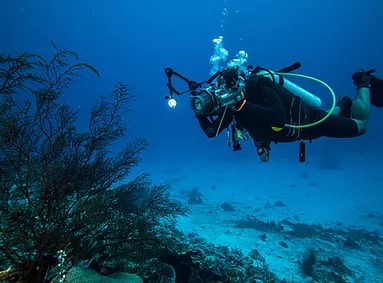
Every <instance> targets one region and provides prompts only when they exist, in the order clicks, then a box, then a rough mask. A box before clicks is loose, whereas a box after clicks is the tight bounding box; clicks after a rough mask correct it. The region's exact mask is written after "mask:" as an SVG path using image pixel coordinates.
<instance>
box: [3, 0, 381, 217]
mask: <svg viewBox="0 0 383 283" xmlns="http://www.w3.org/2000/svg"><path fill="white" fill-rule="evenodd" d="M382 12H383V1H381V0H354V1H349V0H338V1H334V0H320V1H319V0H312V1H304V0H290V1H285V0H275V1H259V0H235V1H234V0H211V1H201V0H194V1H188V2H186V1H176V0H171V1H154V0H149V1H122V0H114V1H100V0H93V1H90V0H88V1H85V0H84V1H78V0H77V1H74V0H69V1H51V0H49V1H48V0H36V1H26V0H14V1H6V0H1V1H0V53H2V54H12V55H14V54H16V52H23V51H27V52H31V53H38V54H40V55H42V56H46V57H49V56H51V55H52V54H53V51H54V50H53V48H52V47H51V45H50V41H54V42H55V43H56V44H57V45H58V46H59V47H60V48H62V49H69V50H73V51H75V52H76V53H78V54H79V56H80V58H81V60H82V61H84V62H87V63H90V64H92V65H93V66H95V67H96V68H97V69H98V70H99V72H100V74H101V78H98V77H96V76H94V75H93V74H91V73H87V72H84V73H83V75H82V76H80V77H78V78H76V79H75V82H74V83H73V85H72V88H71V89H70V90H68V92H67V93H66V94H65V98H64V99H65V101H66V102H68V103H70V104H71V105H73V107H76V108H77V109H79V110H80V115H81V116H80V121H79V123H80V126H81V123H82V122H83V123H84V122H85V119H86V117H87V111H88V110H89V108H90V105H91V103H92V102H93V101H95V99H96V98H97V97H98V96H99V95H101V94H106V93H107V92H108V91H110V90H111V89H112V87H113V85H114V84H115V83H117V82H119V81H122V82H126V83H128V84H129V86H130V87H131V89H132V92H133V93H134V94H135V96H136V99H135V101H134V102H133V103H132V104H131V109H132V111H131V112H130V113H129V115H128V116H129V123H130V124H129V133H128V136H127V137H126V139H125V140H123V141H121V142H120V144H117V145H116V149H117V148H118V147H119V146H121V145H122V144H123V143H124V142H125V141H128V140H132V139H134V138H137V137H145V138H146V139H147V140H148V141H149V143H150V148H149V149H148V151H147V152H145V153H144V154H143V157H144V161H143V163H142V165H141V166H140V167H139V168H138V169H137V170H138V172H139V171H150V172H152V173H153V178H154V179H155V181H158V182H161V181H169V182H174V183H173V184H172V185H174V186H177V185H181V186H192V185H193V182H194V183H195V185H198V186H206V187H210V186H211V185H213V184H222V180H220V178H221V177H222V170H221V169H220V168H221V167H220V166H222V168H224V169H225V168H226V169H225V170H227V173H228V174H230V172H233V174H232V175H228V174H226V175H225V178H228V176H232V179H235V178H237V177H238V174H237V173H238V172H239V173H240V172H241V170H242V168H243V172H244V173H243V174H242V175H240V177H241V181H242V182H243V184H252V183H253V184H254V186H249V187H246V186H245V187H242V188H241V190H240V191H241V193H244V194H245V193H246V192H249V193H250V192H252V191H253V190H255V189H254V187H256V188H257V189H256V190H257V192H258V193H259V194H262V190H261V189H260V188H261V187H262V186H263V185H265V184H267V186H269V187H273V188H274V191H275V190H276V191H278V190H279V191H280V193H284V192H285V191H286V190H289V188H290V187H291V185H292V184H296V183H297V182H298V183H300V184H304V183H305V182H306V180H307V178H313V179H312V180H311V181H310V182H311V187H314V189H313V190H316V192H315V195H316V196H317V199H316V203H317V204H318V203H319V204H320V205H322V207H326V205H327V204H326V203H325V201H327V200H326V197H328V194H333V198H335V199H337V200H340V201H342V199H343V198H346V199H348V200H350V202H352V205H361V206H365V207H372V208H373V209H374V210H379V209H381V211H380V212H383V176H382V174H381V173H382V170H383V169H382V168H383V167H382V166H383V162H382V158H383V149H382V146H381V145H382V142H383V109H376V108H374V107H373V108H372V113H371V119H370V125H369V130H368V133H367V134H366V135H364V136H363V137H359V138H355V139H344V140H340V139H338V140H335V139H327V138H323V139H320V140H317V141H315V142H314V143H313V144H309V145H308V153H307V154H308V162H307V163H306V164H298V163H297V159H298V156H297V155H298V144H297V143H294V144H279V145H278V146H274V147H273V150H272V160H271V161H270V163H268V164H262V163H260V162H259V160H258V157H257V156H256V153H255V151H254V149H253V145H252V142H247V143H245V144H243V150H242V151H241V152H238V153H233V152H232V151H231V150H229V149H227V146H226V137H225V135H224V134H223V135H221V136H219V137H217V138H215V139H207V138H206V136H205V135H204V134H203V132H202V131H201V130H200V128H199V126H198V123H197V121H196V119H195V118H194V115H193V112H192V110H191V109H190V108H189V100H188V97H187V96H184V97H180V98H179V101H178V102H179V105H178V107H177V108H176V109H170V108H169V107H167V104H166V101H165V99H164V96H165V95H167V94H168V89H167V87H166V77H165V74H164V68H166V67H172V68H173V69H174V70H176V71H178V72H180V73H181V74H183V75H185V76H187V77H188V78H190V79H193V80H196V81H203V80H206V79H207V78H208V77H209V70H210V68H211V65H210V64H209V58H210V56H211V54H212V40H213V39H214V38H216V37H218V36H220V35H222V36H223V37H224V45H225V48H226V49H227V50H229V52H230V55H231V56H234V55H235V54H236V53H237V52H238V51H239V50H241V49H244V50H245V51H246V52H247V53H248V54H249V63H251V64H253V65H261V66H264V67H268V68H271V69H278V68H282V67H285V66H287V65H289V64H291V63H293V62H295V61H300V62H302V68H301V69H300V70H299V72H300V73H303V74H307V75H310V76H314V77H318V78H320V79H322V80H324V81H326V82H327V83H329V84H330V85H331V86H332V88H333V89H334V91H335V93H336V94H337V95H338V96H342V95H350V96H353V95H354V93H355V87H354V86H353V84H352V80H351V74H352V73H353V72H354V71H355V70H357V69H359V68H365V69H368V68H376V69H377V75H378V76H380V77H383V52H382V50H383V37H382V28H383V16H382ZM303 84H304V86H305V87H306V84H307V87H308V88H310V91H312V92H313V93H316V94H318V95H319V96H320V97H321V98H322V100H323V102H324V107H325V108H326V107H328V106H329V105H330V103H331V100H330V96H329V95H328V94H327V92H326V90H325V89H324V88H323V87H321V86H319V85H316V84H310V83H307V82H303ZM249 164H250V165H249ZM249 166H250V167H249ZM249 168H250V169H249ZM180 172H182V173H180ZM305 172H306V173H307V174H308V175H305V174H306V173H305ZM170 175H171V176H170ZM275 176H277V177H278V178H275ZM302 176H304V177H302ZM307 176H310V177H307ZM161 178H166V179H165V180H162V179H161ZM202 179H203V180H202ZM229 179H230V178H229ZM225 180H226V179H225ZM302 180H303V181H302ZM273 182H274V183H273ZM315 182H317V183H318V184H317V185H313V184H316V183H315ZM236 183H237V184H238V181H237V179H236ZM273 184H274V186H273ZM307 184H309V181H307ZM321 185H322V187H321ZM222 186H223V185H222ZM302 186H303V185H302ZM307 186H308V187H310V186H309V185H307ZM329 186H330V187H329ZM298 187H299V185H298ZM306 189H307V188H302V192H304V191H305V190H306ZM308 189H310V190H311V189H312V188H308ZM202 190H203V188H202ZM228 190H229V191H230V189H228ZM233 190H234V189H233ZM321 192H325V194H326V195H323V203H321V201H322V200H321V198H320V197H321ZM237 193H238V191H237ZM228 194H230V192H228ZM265 194H266V193H265ZM212 197H213V196H212ZM358 201H360V203H358ZM346 202H347V201H346ZM295 205H296V204H295ZM334 210H335V208H334Z"/></svg>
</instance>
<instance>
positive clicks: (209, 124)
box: [196, 111, 233, 138]
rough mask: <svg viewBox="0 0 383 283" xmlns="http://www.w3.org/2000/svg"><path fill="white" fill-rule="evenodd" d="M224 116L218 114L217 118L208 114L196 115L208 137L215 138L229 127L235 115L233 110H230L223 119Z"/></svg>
mask: <svg viewBox="0 0 383 283" xmlns="http://www.w3.org/2000/svg"><path fill="white" fill-rule="evenodd" d="M222 116H223V114H221V115H218V116H217V117H216V118H214V119H213V118H212V116H208V115H196V118H197V119H198V122H199V125H200V126H201V129H202V130H203V131H204V133H205V134H206V136H207V137H208V138H214V137H216V136H218V135H219V134H220V133H221V132H222V131H223V130H224V129H225V128H227V127H228V126H229V125H230V124H231V122H232V121H233V115H232V113H231V111H228V112H227V113H226V114H225V116H224V117H223V120H222ZM221 120H222V124H221ZM220 124H221V126H220ZM218 128H219V130H218Z"/></svg>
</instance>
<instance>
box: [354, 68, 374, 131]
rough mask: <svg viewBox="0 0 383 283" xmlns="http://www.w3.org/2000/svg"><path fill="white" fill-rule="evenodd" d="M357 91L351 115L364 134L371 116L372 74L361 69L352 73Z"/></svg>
mask: <svg viewBox="0 0 383 283" xmlns="http://www.w3.org/2000/svg"><path fill="white" fill-rule="evenodd" d="M352 78H353V80H354V84H355V85H356V88H357V92H356V97H355V99H354V101H353V102H352V107H351V117H352V118H353V119H354V120H355V121H356V122H357V124H358V131H359V133H360V134H364V133H365V132H366V130H367V125H368V119H369V118H370V81H371V75H370V74H369V73H368V72H365V71H364V70H359V71H357V72H355V73H354V74H353V75H352Z"/></svg>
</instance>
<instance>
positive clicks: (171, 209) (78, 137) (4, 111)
mask: <svg viewBox="0 0 383 283" xmlns="http://www.w3.org/2000/svg"><path fill="white" fill-rule="evenodd" d="M53 47H54V50H55V53H54V55H53V57H52V59H49V60H46V59H44V58H43V57H41V56H38V55H33V54H29V53H22V54H18V55H17V56H15V57H11V56H0V121H1V123H0V168H1V169H0V170H1V172H0V225H1V228H2V229H1V233H0V266H3V267H6V266H13V269H12V270H13V271H15V272H17V273H18V280H19V282H22V281H25V282H43V280H44V278H46V276H47V274H48V273H49V271H50V270H51V268H52V267H53V266H55V265H57V263H58V255H57V252H58V251H59V250H64V251H66V254H67V255H68V260H69V261H70V262H73V263H76V262H79V261H81V260H86V259H90V258H92V257H94V256H95V255H97V254H100V255H102V256H101V259H100V260H101V261H103V260H105V259H108V261H114V262H116V261H118V260H119V259H120V258H122V257H125V256H126V255H129V258H130V260H132V261H134V260H136V259H139V260H143V259H146V258H150V257H152V256H158V253H159V250H160V249H161V248H162V245H161V243H162V242H163V241H162V237H164V234H165V233H164V231H165V229H164V228H163V227H164V226H165V225H170V224H169V223H172V221H173V220H174V218H175V217H177V216H178V215H184V214H185V213H186V211H187V210H186V208H184V207H182V206H181V205H179V204H178V203H176V202H174V201H172V200H170V199H169V193H168V191H167V186H166V185H153V184H151V183H150V181H149V176H148V175H147V174H142V175H140V176H138V177H136V178H133V179H131V180H127V179H126V178H127V177H128V175H129V173H130V171H131V169H132V168H133V167H134V166H137V165H138V164H139V163H140V154H141V152H143V151H144V150H145V149H146V148H147V143H146V141H145V140H143V139H138V140H133V141H130V142H128V143H127V144H126V146H125V147H124V148H122V149H121V150H120V152H118V153H117V154H112V151H111V146H112V145H114V143H115V142H116V141H117V140H118V139H120V138H122V137H123V136H125V134H126V122H125V121H126V117H125V115H126V113H127V111H128V109H127V104H128V103H129V102H130V101H131V100H132V98H133V95H132V94H131V92H130V90H129V88H128V86H127V85H126V84H124V83H118V84H117V85H116V86H115V87H114V88H113V90H112V91H111V93H110V94H109V95H107V96H102V97H101V98H100V99H99V100H98V101H97V102H95V103H94V105H93V106H92V107H91V110H90V115H89V121H88V131H87V132H78V131H77V128H76V126H77V125H76V121H77V117H78V116H77V115H78V113H77V111H75V110H73V109H72V108H71V106H70V105H68V104H66V103H65V102H63V99H62V97H63V95H64V92H65V90H66V89H67V88H69V87H70V85H71V82H72V81H73V79H74V77H76V76H78V75H79V74H80V72H81V71H83V70H90V71H92V72H93V73H95V74H96V75H98V72H97V70H96V69H95V68H94V67H92V66H91V65H89V64H85V63H81V62H79V58H78V56H77V54H75V53H74V52H72V51H67V50H60V49H59V48H57V46H56V45H54V44H53ZM122 181H124V182H122ZM12 277H14V276H12ZM10 281H11V280H10Z"/></svg>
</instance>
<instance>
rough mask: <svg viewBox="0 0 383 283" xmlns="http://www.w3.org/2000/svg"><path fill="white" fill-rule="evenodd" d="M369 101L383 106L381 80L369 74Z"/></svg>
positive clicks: (382, 85)
mask: <svg viewBox="0 0 383 283" xmlns="http://www.w3.org/2000/svg"><path fill="white" fill-rule="evenodd" d="M370 102H371V104H372V105H374V106H376V107H383V80H381V79H378V78H377V77H375V76H371V87H370Z"/></svg>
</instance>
